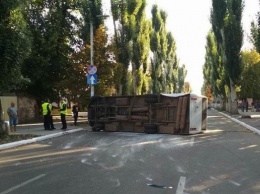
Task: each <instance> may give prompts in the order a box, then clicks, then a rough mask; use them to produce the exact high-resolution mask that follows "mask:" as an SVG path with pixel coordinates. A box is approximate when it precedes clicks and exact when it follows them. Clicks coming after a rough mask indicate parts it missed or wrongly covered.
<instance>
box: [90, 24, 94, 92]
mask: <svg viewBox="0 0 260 194" xmlns="http://www.w3.org/2000/svg"><path fill="white" fill-rule="evenodd" d="M90 63H91V64H90V65H94V51H93V23H92V21H90ZM90 96H91V97H92V96H94V85H93V84H91V85H90Z"/></svg>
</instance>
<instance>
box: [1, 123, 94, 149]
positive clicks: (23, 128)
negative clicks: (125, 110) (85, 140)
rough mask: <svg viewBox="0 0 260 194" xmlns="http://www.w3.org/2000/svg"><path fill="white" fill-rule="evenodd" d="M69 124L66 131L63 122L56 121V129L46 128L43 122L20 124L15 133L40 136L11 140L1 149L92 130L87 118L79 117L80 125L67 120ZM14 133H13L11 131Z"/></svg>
mask: <svg viewBox="0 0 260 194" xmlns="http://www.w3.org/2000/svg"><path fill="white" fill-rule="evenodd" d="M67 125H68V128H67V130H66V131H64V130H61V127H62V125H61V122H54V127H55V128H56V129H54V130H44V127H43V123H34V124H20V125H17V126H16V132H15V133H13V134H14V135H15V134H18V135H20V134H32V135H36V136H38V137H35V138H32V139H27V140H21V141H17V142H11V143H6V144H2V145H0V151H1V150H5V149H9V148H13V147H17V146H21V145H25V144H30V143H35V142H38V141H43V140H46V139H49V138H54V137H59V136H62V135H66V134H70V133H75V132H78V131H90V130H91V127H90V126H89V125H88V124H87V120H86V119H79V120H78V126H74V125H73V121H70V120H67ZM11 135H12V133H11Z"/></svg>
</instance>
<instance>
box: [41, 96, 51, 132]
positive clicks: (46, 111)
mask: <svg viewBox="0 0 260 194" xmlns="http://www.w3.org/2000/svg"><path fill="white" fill-rule="evenodd" d="M42 115H43V125H44V129H45V130H51V128H50V125H51V122H50V115H51V110H50V104H49V102H47V100H46V101H43V103H42Z"/></svg>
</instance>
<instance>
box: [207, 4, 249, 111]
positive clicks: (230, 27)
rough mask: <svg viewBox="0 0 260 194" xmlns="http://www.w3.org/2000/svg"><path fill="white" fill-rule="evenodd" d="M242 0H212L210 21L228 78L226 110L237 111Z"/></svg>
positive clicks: (241, 34)
mask: <svg viewBox="0 0 260 194" xmlns="http://www.w3.org/2000/svg"><path fill="white" fill-rule="evenodd" d="M243 7H244V2H243V0H212V12H211V23H212V29H213V32H214V35H215V37H216V40H217V45H218V49H219V52H220V53H221V59H222V60H223V65H224V69H225V72H226V74H227V76H228V78H229V80H228V81H229V82H228V84H227V85H226V90H225V93H226V96H228V99H229V100H228V102H229V104H228V105H229V106H227V108H228V111H230V112H232V113H236V112H237V106H236V100H237V95H236V90H235V89H236V84H237V83H238V80H239V76H240V74H241V68H240V50H241V47H242V41H243V30H242V24H241V19H242V12H243Z"/></svg>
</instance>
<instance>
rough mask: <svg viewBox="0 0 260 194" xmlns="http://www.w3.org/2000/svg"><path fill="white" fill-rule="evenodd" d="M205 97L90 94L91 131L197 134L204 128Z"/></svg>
mask: <svg viewBox="0 0 260 194" xmlns="http://www.w3.org/2000/svg"><path fill="white" fill-rule="evenodd" d="M207 106H208V99H207V97H205V96H202V95H196V94H191V93H176V94H145V95H132V96H92V97H91V99H90V103H89V105H88V122H89V125H90V126H91V127H92V130H93V131H100V130H103V131H111V132H112V131H113V132H116V131H120V132H138V133H148V134H152V133H164V134H196V133H201V132H202V131H203V130H206V125H207Z"/></svg>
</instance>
